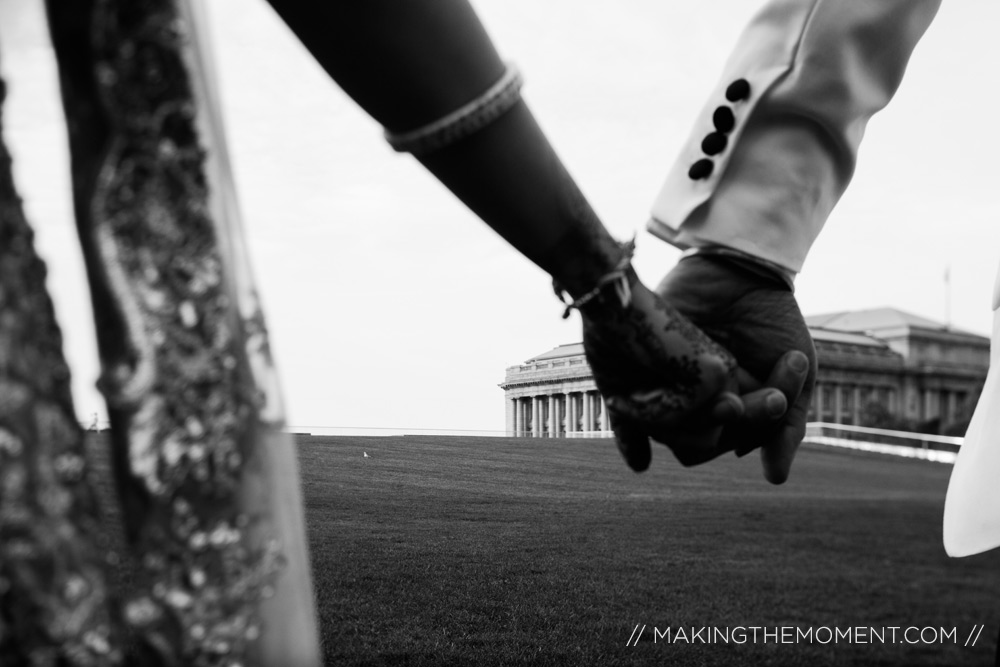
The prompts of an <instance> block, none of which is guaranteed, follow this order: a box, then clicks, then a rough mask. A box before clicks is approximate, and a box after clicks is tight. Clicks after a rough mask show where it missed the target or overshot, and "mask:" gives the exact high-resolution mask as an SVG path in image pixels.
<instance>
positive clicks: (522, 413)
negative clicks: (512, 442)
mask: <svg viewBox="0 0 1000 667" xmlns="http://www.w3.org/2000/svg"><path fill="white" fill-rule="evenodd" d="M517 414H518V417H517V427H518V429H519V431H518V435H519V436H525V435H528V399H527V398H525V397H524V396H522V397H521V398H519V399H517Z"/></svg>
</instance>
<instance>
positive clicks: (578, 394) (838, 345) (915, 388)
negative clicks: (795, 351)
mask: <svg viewBox="0 0 1000 667" xmlns="http://www.w3.org/2000/svg"><path fill="white" fill-rule="evenodd" d="M806 323H807V324H808V325H809V331H810V333H811V334H812V337H813V341H814V343H815V345H816V353H817V356H818V358H819V375H818V377H817V382H816V390H815V392H814V394H813V398H812V404H811V406H810V412H809V421H814V422H828V423H835V424H855V425H863V426H877V427H882V428H901V429H905V430H923V431H930V432H942V431H945V430H947V429H948V427H949V425H961V424H962V423H963V420H967V419H968V416H969V415H971V411H972V408H973V407H974V405H975V402H976V399H978V397H979V393H980V392H981V391H982V388H983V383H984V382H985V380H986V372H987V370H988V368H989V349H990V341H989V338H987V337H985V336H980V335H978V334H974V333H969V332H966V331H961V330H958V329H954V328H951V327H948V326H946V325H944V324H941V323H938V322H934V321H933V320H928V319H926V318H922V317H919V316H917V315H912V314H910V313H906V312H903V311H900V310H896V309H893V308H878V309H874V310H865V311H851V312H843V313H830V314H826V315H815V316H812V317H808V318H806ZM500 388H501V389H503V390H504V398H505V404H506V417H507V419H506V430H507V433H508V434H510V435H515V436H536V437H539V436H545V437H559V436H569V437H585V436H606V435H610V430H611V429H610V425H609V424H608V420H607V412H606V408H605V405H604V401H603V399H602V398H601V395H600V393H599V392H598V391H597V386H596V385H595V383H594V378H593V374H592V373H591V372H590V367H589V366H588V365H587V359H586V357H585V356H584V353H583V344H582V343H571V344H567V345H560V346H559V347H557V348H555V349H552V350H549V351H547V352H545V353H543V354H540V355H538V356H536V357H532V358H531V359H528V360H527V361H525V362H524V363H523V364H518V365H516V366H511V367H509V368H508V369H507V372H506V375H505V377H504V381H503V382H502V383H501V384H500Z"/></svg>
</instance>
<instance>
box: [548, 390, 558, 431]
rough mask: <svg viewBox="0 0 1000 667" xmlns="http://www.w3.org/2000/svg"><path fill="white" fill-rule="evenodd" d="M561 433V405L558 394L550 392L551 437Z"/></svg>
mask: <svg viewBox="0 0 1000 667" xmlns="http://www.w3.org/2000/svg"><path fill="white" fill-rule="evenodd" d="M557 435H559V405H558V403H557V399H556V395H555V394H549V437H550V438H554V437H556V436H557Z"/></svg>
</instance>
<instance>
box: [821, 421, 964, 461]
mask: <svg viewBox="0 0 1000 667" xmlns="http://www.w3.org/2000/svg"><path fill="white" fill-rule="evenodd" d="M963 440H964V439H963V438H954V437H949V436H944V435H930V434H928V433H910V432H908V431H891V430H888V429H882V428H869V427H866V426H850V425H847V424H830V423H827V422H812V423H809V424H807V425H806V437H805V439H804V440H803V442H812V443H816V444H819V445H830V446H832V447H846V448H849V449H858V450H862V451H866V452H877V453H879V454H892V455H894V456H904V457H907V458H916V459H924V460H927V461H937V462H939V463H954V462H955V457H956V455H957V454H958V449H959V447H961V446H962V441H963Z"/></svg>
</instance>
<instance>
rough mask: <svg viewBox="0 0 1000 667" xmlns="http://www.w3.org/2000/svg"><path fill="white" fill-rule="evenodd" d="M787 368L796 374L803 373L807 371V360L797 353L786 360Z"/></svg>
mask: <svg viewBox="0 0 1000 667" xmlns="http://www.w3.org/2000/svg"><path fill="white" fill-rule="evenodd" d="M788 366H789V367H790V368H791V369H792V370H793V371H795V372H796V373H805V372H806V371H807V370H809V359H807V358H806V355H804V354H802V353H801V352H797V353H795V354H793V355H791V356H790V357H789V358H788Z"/></svg>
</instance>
